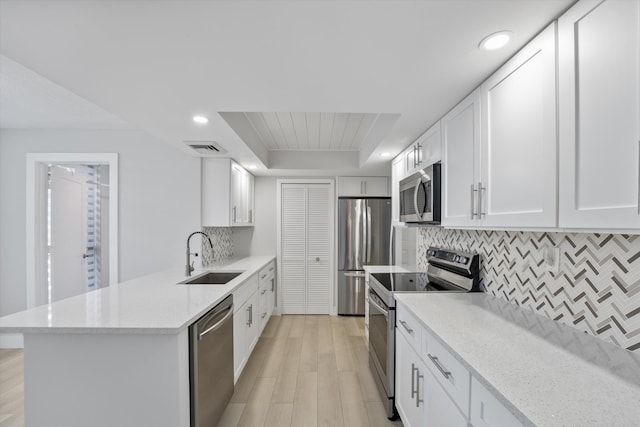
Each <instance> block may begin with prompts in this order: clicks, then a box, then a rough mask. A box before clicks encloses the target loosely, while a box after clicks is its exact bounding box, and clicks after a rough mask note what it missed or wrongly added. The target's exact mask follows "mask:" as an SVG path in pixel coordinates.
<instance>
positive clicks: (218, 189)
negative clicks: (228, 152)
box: [201, 159, 254, 227]
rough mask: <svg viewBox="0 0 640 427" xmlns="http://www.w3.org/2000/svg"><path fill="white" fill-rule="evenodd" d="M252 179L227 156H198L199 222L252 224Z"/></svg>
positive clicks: (235, 225) (230, 225) (212, 225)
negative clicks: (200, 189)
mask: <svg viewBox="0 0 640 427" xmlns="http://www.w3.org/2000/svg"><path fill="white" fill-rule="evenodd" d="M253 179H254V178H253V175H251V174H250V173H249V172H247V171H246V170H244V169H243V168H242V167H240V166H239V165H238V164H236V163H235V162H234V161H232V160H231V159H202V218H201V220H202V225H203V226H205V227H238V226H250V225H253V222H254V211H253Z"/></svg>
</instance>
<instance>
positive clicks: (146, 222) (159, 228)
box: [0, 129, 200, 316]
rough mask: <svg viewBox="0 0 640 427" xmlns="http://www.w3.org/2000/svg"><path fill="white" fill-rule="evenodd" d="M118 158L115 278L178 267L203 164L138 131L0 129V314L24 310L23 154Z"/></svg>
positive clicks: (196, 210) (195, 216) (196, 209)
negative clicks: (99, 154) (117, 266)
mask: <svg viewBox="0 0 640 427" xmlns="http://www.w3.org/2000/svg"><path fill="white" fill-rule="evenodd" d="M36 152H68V153H74V152H107V153H113V152H116V153H119V178H120V188H119V205H120V206H119V221H120V231H119V238H120V248H119V251H120V253H119V262H120V281H123V280H128V279H132V278H134V277H138V276H142V275H145V274H149V273H153V272H156V271H159V270H165V269H167V268H172V267H176V268H182V264H183V262H184V259H183V258H184V250H185V245H186V238H187V236H188V235H189V233H190V232H192V231H196V230H199V229H200V159H199V158H195V157H191V156H189V155H187V154H185V153H182V152H181V151H179V150H178V149H176V148H173V147H171V146H170V145H168V144H166V143H164V142H162V141H159V140H157V139H156V138H154V137H152V136H149V135H147V134H145V133H143V132H139V131H76V130H9V129H3V130H0V316H3V315H7V314H10V313H13V312H16V311H20V310H23V309H25V308H26V290H25V275H26V270H25V269H26V260H25V252H26V243H25V233H26V223H25V209H26V207H25V205H26V194H25V192H26V184H25V177H26V153H36Z"/></svg>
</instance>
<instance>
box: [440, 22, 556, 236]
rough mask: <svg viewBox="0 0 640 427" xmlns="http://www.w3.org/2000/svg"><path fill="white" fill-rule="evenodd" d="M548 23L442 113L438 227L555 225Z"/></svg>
mask: <svg viewBox="0 0 640 427" xmlns="http://www.w3.org/2000/svg"><path fill="white" fill-rule="evenodd" d="M555 58H556V49H555V24H552V25H551V26H549V27H548V28H547V29H546V30H544V31H543V32H542V33H540V34H539V35H538V36H537V37H536V38H535V39H534V40H532V41H531V42H530V43H529V44H527V45H526V46H525V47H524V48H523V49H522V50H521V51H520V52H518V54H516V55H515V56H514V57H513V58H512V59H511V60H510V61H509V62H507V63H506V64H505V65H503V66H502V67H501V68H500V69H499V70H498V71H497V72H496V73H494V74H493V75H492V76H491V77H489V79H487V80H486V81H485V82H484V83H483V84H482V86H481V87H480V88H479V89H478V90H476V91H475V92H473V93H472V94H471V95H469V96H468V97H467V98H465V99H464V100H463V101H462V102H461V103H460V104H458V105H457V106H456V107H454V108H453V110H451V111H450V112H449V113H448V114H447V115H446V116H445V117H444V118H443V119H442V147H443V148H442V151H443V193H442V210H443V211H442V225H444V226H463V227H465V226H466V227H474V228H482V227H555V226H556V224H557V220H556V217H557V213H556V212H557V207H556V192H557V191H556V188H557V166H556V165H557V161H556V149H557V138H556V129H557V126H556V65H555Z"/></svg>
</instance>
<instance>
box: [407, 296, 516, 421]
mask: <svg viewBox="0 0 640 427" xmlns="http://www.w3.org/2000/svg"><path fill="white" fill-rule="evenodd" d="M395 392H396V409H397V410H398V414H399V415H400V418H401V419H402V423H403V424H404V426H405V427H416V426H420V427H521V426H522V425H523V424H522V423H521V422H520V421H519V420H518V419H517V418H516V417H515V415H514V414H513V413H512V412H511V411H510V410H509V409H507V408H506V407H505V406H504V405H502V403H500V402H499V401H498V400H497V399H496V398H495V396H494V395H493V394H491V393H490V392H489V391H488V390H487V389H486V388H485V387H484V386H483V385H482V384H480V382H478V381H477V380H476V379H475V378H473V376H472V375H471V373H470V372H469V370H468V369H467V368H466V367H465V366H464V365H463V363H462V362H461V361H460V360H458V358H456V357H455V356H454V355H453V354H452V353H451V352H450V351H449V350H447V349H445V347H444V346H443V344H441V343H440V342H439V341H437V340H436V339H435V337H434V336H433V335H431V333H430V332H429V331H427V329H426V328H425V327H423V326H422V325H421V324H420V323H419V320H418V318H417V317H416V316H414V314H413V312H412V311H410V310H407V309H406V308H405V307H404V306H403V305H402V304H400V303H399V304H398V305H397V327H396V390H395Z"/></svg>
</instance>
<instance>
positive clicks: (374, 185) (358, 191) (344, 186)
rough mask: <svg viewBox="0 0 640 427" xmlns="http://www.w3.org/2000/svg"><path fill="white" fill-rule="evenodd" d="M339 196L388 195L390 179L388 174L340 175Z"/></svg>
mask: <svg viewBox="0 0 640 427" xmlns="http://www.w3.org/2000/svg"><path fill="white" fill-rule="evenodd" d="M338 196H345V197H388V196H389V181H388V179H387V177H386V176H367V177H365V176H340V177H338Z"/></svg>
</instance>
